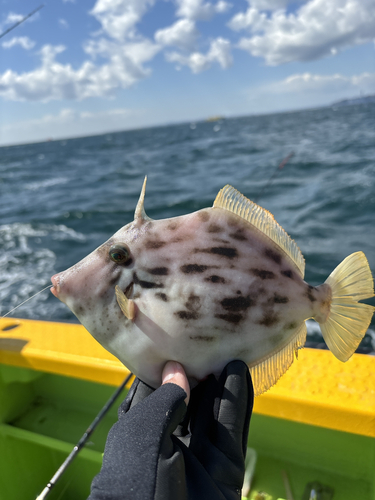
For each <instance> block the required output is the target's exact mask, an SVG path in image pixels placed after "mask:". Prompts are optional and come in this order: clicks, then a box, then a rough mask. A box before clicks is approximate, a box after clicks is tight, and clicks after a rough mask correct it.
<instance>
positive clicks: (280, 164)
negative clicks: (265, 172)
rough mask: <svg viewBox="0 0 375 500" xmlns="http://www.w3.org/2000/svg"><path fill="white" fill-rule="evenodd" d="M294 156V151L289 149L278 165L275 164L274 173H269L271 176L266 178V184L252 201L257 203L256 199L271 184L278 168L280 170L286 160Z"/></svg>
mask: <svg viewBox="0 0 375 500" xmlns="http://www.w3.org/2000/svg"><path fill="white" fill-rule="evenodd" d="M293 156H294V151H291V152H290V153H289V154H288V156H286V157H285V158H284V159H283V160H282V161H281V162H280V163H279V165H278V166H277V168H276V170H275V171H274V173H273V174H272V175H271V177H270V178H269V179H268V181H267V182H266V184H265V185H264V186H263V189H262V190H261V192H260V193H259V194H258V197H257V198H256V199H255V200H253V201H254V203H258V200H259V198H261V196H262V195H263V193H264V191H265V190H266V189H267V188H268V186H269V185H270V184H271V182H272V181H273V179H274V178H275V177H276V175H277V174H278V173H279V171H280V170H282V169H283V168H284V167H285V165H286V164H287V163H288V161H289V160H290V159H291V158H292V157H293Z"/></svg>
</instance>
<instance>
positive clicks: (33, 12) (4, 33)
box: [0, 4, 44, 38]
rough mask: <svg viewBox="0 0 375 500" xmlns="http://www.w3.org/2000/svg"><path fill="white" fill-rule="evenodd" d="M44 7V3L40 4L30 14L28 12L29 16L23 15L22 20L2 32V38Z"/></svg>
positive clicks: (0, 36)
mask: <svg viewBox="0 0 375 500" xmlns="http://www.w3.org/2000/svg"><path fill="white" fill-rule="evenodd" d="M43 7H44V4H42V5H39V7H37V8H36V9H34V10H33V11H32V12H30V14H27V16H25V17H23V18H22V19H21V20H20V21H18V22H16V23H15V24H13V25H12V26H11V27H10V28H8V29H7V30H5V31H4V32H3V33H1V35H0V38H2V37H3V36H5V35H6V34H7V33H9V31H12V30H14V28H17V26H19V25H20V24H22V23H23V22H24V21H26V19H29V17H31V16H33V15H34V14H35V13H36V12H38V10H40V9H42V8H43Z"/></svg>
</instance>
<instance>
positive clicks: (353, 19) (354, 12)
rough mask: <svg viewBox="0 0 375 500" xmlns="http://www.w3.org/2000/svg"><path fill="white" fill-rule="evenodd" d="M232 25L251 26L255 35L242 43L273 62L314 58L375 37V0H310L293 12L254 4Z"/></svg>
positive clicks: (251, 30)
mask: <svg viewBox="0 0 375 500" xmlns="http://www.w3.org/2000/svg"><path fill="white" fill-rule="evenodd" d="M266 3H268V4H270V2H266ZM255 5H257V3H255ZM259 5H260V4H259V2H258V7H259ZM229 26H230V27H231V28H232V29H233V30H237V31H238V30H242V29H248V30H250V32H251V36H250V37H247V38H242V39H241V40H240V42H239V44H238V46H239V47H240V48H242V49H244V50H246V51H248V52H249V53H250V54H251V55H253V56H257V57H263V58H264V59H265V60H266V63H267V64H269V65H277V64H283V63H286V62H290V61H310V60H314V59H318V58H321V57H324V56H327V55H329V54H332V53H336V51H338V50H340V49H343V48H345V47H348V46H352V45H357V44H363V43H367V42H370V41H372V40H373V39H374V37H375V0H310V1H308V2H307V3H306V4H304V5H303V6H301V7H300V8H299V9H298V10H297V11H296V13H290V14H287V13H286V11H285V10H276V11H274V12H272V13H271V14H267V13H266V12H261V11H260V10H259V8H256V7H254V6H253V4H252V5H251V6H250V7H249V9H248V10H247V11H246V12H245V13H239V14H236V15H235V16H234V17H233V18H232V19H231V21H230V23H229Z"/></svg>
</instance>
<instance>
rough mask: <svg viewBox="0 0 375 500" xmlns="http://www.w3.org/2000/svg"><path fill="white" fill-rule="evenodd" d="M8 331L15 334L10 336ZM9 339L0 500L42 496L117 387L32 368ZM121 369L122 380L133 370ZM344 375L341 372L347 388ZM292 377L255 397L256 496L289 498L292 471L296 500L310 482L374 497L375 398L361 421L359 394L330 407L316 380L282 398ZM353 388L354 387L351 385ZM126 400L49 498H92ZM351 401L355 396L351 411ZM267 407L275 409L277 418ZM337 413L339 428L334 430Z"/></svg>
mask: <svg viewBox="0 0 375 500" xmlns="http://www.w3.org/2000/svg"><path fill="white" fill-rule="evenodd" d="M4 333H7V339H8V340H9V337H10V332H4ZM0 339H1V337H0ZM7 345H8V347H7V349H8V350H5V349H3V350H1V349H2V347H1V343H0V500H20V499H22V500H28V499H30V500H34V499H35V498H36V497H37V496H38V494H40V493H41V491H42V490H43V488H44V487H45V485H46V484H47V483H48V481H49V480H50V479H51V477H52V476H53V474H54V473H55V472H56V470H57V469H58V468H59V466H60V465H61V464H62V462H63V461H64V460H65V459H66V457H67V455H68V454H69V453H70V452H71V450H72V448H73V446H74V445H75V444H76V443H77V442H78V440H79V439H80V437H81V436H82V434H83V433H84V432H85V430H86V429H87V427H88V426H89V424H90V423H91V422H92V421H93V419H94V417H95V416H96V414H97V413H98V412H99V410H100V409H101V407H102V406H103V405H104V404H105V402H106V401H107V400H108V399H109V397H110V396H111V395H112V394H113V392H114V390H115V388H114V387H113V385H112V386H111V385H108V384H107V383H101V382H99V381H97V380H91V381H90V380H84V379H83V378H81V377H73V376H66V375H64V374H61V373H52V371H51V370H49V371H47V370H46V371H44V370H43V371H42V370H37V369H35V368H26V367H25V366H22V365H24V364H25V363H26V362H27V363H29V364H30V359H31V358H30V359H29V360H27V356H26V358H25V359H26V361H25V359H21V358H20V360H19V362H18V361H15V357H14V356H15V355H17V356H21V353H20V352H17V353H16V354H15V351H14V349H13V351H12V350H11V349H10V348H9V341H8V344H7ZM3 348H4V345H3ZM306 351H307V353H306V360H305V361H306V363H308V362H309V361H308V359H307V358H309V357H311V356H312V357H314V356H316V354H314V353H312V354H311V356H310V355H309V352H308V350H306ZM1 354H3V357H1ZM24 354H25V353H24ZM325 354H329V353H325ZM5 358H6V359H5ZM362 358H363V359H364V361H363V363H366V361H365V357H360V358H358V359H359V362H361V359H362ZM358 359H357V360H358ZM374 361H375V360H374V359H371V360H370V361H369V363H370V365H369V366H371V367H374ZM315 362H316V360H315ZM295 364H296V363H295ZM18 365H21V366H18ZM353 366H354V365H353ZM292 368H294V365H293V367H292ZM291 370H292V369H291ZM291 370H290V371H291ZM57 372H59V370H57ZM288 374H289V372H288ZM288 374H287V375H288ZM121 375H123V377H122V378H123V379H124V378H125V376H126V370H124V371H123V372H122V373H121ZM356 375H358V373H357V372H356ZM291 376H293V373H292V375H291ZM294 377H295V375H294ZM366 377H368V373H367V371H366ZM372 377H374V371H372ZM283 379H284V377H283ZM283 379H282V380H283ZM342 380H343V379H342V378H340V380H339V382H340V384H342ZM324 382H326V384H327V383H328V382H327V380H326V381H324V379H322V380H321V383H322V384H323V383H324ZM116 383H118V381H117V382H116ZM287 383H289V382H288V380H287V379H286V382H284V389H283V386H282V385H281V386H280V387H281V388H279V389H278V390H277V391H273V389H272V390H271V391H269V393H267V397H264V396H261V397H259V398H257V401H256V404H255V409H254V414H253V417H252V420H251V427H250V435H249V446H250V447H251V448H254V449H255V450H256V452H257V455H258V460H257V464H256V469H255V475H254V480H253V483H252V492H254V491H255V490H257V491H258V490H263V491H266V492H267V493H268V494H270V495H272V497H273V500H277V499H278V498H284V499H287V498H288V496H287V493H286V490H285V486H284V482H283V471H285V472H286V473H287V476H288V479H289V482H290V486H291V490H292V493H293V500H302V497H303V492H304V489H305V486H306V484H307V483H309V482H312V481H319V482H320V483H322V484H325V485H328V486H330V487H332V488H333V489H334V491H335V494H334V497H333V498H334V500H375V438H374V437H373V434H375V408H374V407H373V406H371V404H370V405H369V404H368V400H366V398H365V397H364V396H363V397H362V399H364V400H366V401H367V402H366V403H365V405H364V407H363V411H362V413H361V411H360V408H359V407H355V413H356V414H357V420H356V422H357V425H355V424H354V420H355V415H354V413H353V405H354V406H355V404H354V403H355V401H357V402H358V400H360V399H361V397H360V396H358V394H356V395H352V396H353V398H354V399H351V398H352V396H350V394H349V399H345V398H344V407H345V406H349V407H348V408H347V409H346V410H347V412H346V413H345V411H346V410H345V408H343V409H342V411H341V410H339V409H338V406H337V404H336V403H335V404H334V408H333V407H332V408H331V409H330V407H329V406H327V407H325V406H324V405H325V404H328V405H329V401H328V402H324V404H322V405H320V406H319V404H318V402H316V403H313V402H312V399H311V398H313V396H314V384H312V385H313V387H312V388H311V387H310V388H309V387H305V392H306V393H308V392H309V391H312V395H311V394H310V396H311V397H310V398H308V397H307V396H308V394H307V396H306V398H305V399H303V398H302V397H301V396H300V395H298V397H299V398H300V399H301V401H300V403H298V401H297V399H298V397H297V396H296V394H297V393H298V390H299V389H298V387H297V386H296V385H295V386H294V392H295V393H296V394H294V393H293V387H292V389H291V390H290V391H291V393H290V398H289V400H288V397H287V396H285V394H284V395H283V394H282V391H285V390H286V389H285V384H287ZM362 383H363V386H362V387H363V394H366V395H367V396H368V395H369V393H370V395H372V398H375V390H374V381H373V378H372V379H371V380H370V379H367V380H363V381H362ZM297 385H298V384H297ZM292 386H293V384H292ZM276 387H277V386H276ZM345 387H346V389H345V391H346V392H348V390H347V389H348V387H349V388H350V385H349V386H345ZM331 389H332V388H331ZM272 391H273V392H272ZM349 393H350V391H349ZM124 396H125V391H124V394H123V395H121V396H120V398H119V400H118V401H117V402H116V403H115V405H114V407H113V408H112V409H111V410H110V412H109V413H108V414H107V415H106V417H105V418H104V420H103V421H102V422H101V423H100V424H99V426H98V428H97V429H96V430H95V432H94V433H93V434H92V437H91V440H90V442H89V443H88V444H87V446H86V447H85V448H84V449H83V450H82V451H81V452H80V453H79V455H78V457H77V459H76V460H75V461H74V462H73V463H72V464H71V465H70V467H69V468H68V470H67V472H66V473H65V474H64V476H63V477H62V478H61V480H60V481H59V483H58V484H57V485H56V487H55V488H54V489H53V490H52V492H51V494H50V495H49V497H48V498H50V499H51V500H64V499H66V500H68V499H69V500H80V499H86V498H87V496H88V495H89V491H90V484H91V481H92V478H93V476H94V475H95V474H96V473H97V472H98V471H99V469H100V466H101V462H102V453H103V450H104V445H105V440H106V436H107V433H108V430H109V429H110V427H111V425H112V424H113V423H114V422H115V421H116V418H117V407H118V405H119V403H120V401H121V398H123V397H124ZM293 397H294V398H295V399H294V400H293ZM314 397H315V396H314ZM319 397H321V396H319ZM262 398H263V399H262ZM296 398H297V399H296ZM358 398H359V399H358ZM350 401H352V402H353V401H354V402H353V404H352V407H350V404H351V403H350ZM371 401H374V400H373V399H371ZM356 404H357V403H356ZM358 404H359V403H358ZM269 407H272V408H274V409H276V410H275V411H274V414H273V415H270V411H269ZM327 408H328V409H327ZM309 409H310V416H311V419H313V420H314V419H315V421H317V422H318V424H315V425H312V424H311V422H310V421H309V418H308V417H309ZM322 412H323V413H324V415H325V417H324V418H326V419H327V414H331V417H330V418H328V419H327V420H326V421H327V425H321V423H320V419H322V418H323V417H322V414H321V413H322ZM301 415H302V417H303V418H302V417H301ZM332 415H333V416H332ZM294 417H295V418H294ZM335 418H336V421H337V427H338V429H340V430H337V429H335V428H334V420H335ZM323 420H324V419H323ZM342 422H344V423H345V422H349V424H350V425H352V427H353V432H348V431H347V430H346V431H344V430H342V427H343V426H344V424H343V423H342ZM361 431H362V432H361Z"/></svg>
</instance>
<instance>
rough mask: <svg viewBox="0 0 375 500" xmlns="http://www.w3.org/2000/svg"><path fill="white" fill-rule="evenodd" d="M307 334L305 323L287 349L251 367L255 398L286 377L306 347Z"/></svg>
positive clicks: (284, 348)
mask: <svg viewBox="0 0 375 500" xmlns="http://www.w3.org/2000/svg"><path fill="white" fill-rule="evenodd" d="M306 334H307V329H306V324H305V322H303V323H302V325H301V326H300V327H299V328H298V329H297V330H296V332H295V334H294V336H293V338H292V339H291V340H290V342H289V343H288V344H287V345H286V346H285V347H283V348H282V349H281V350H280V351H278V352H277V353H276V354H273V355H272V356H270V357H269V358H267V359H265V360H264V361H262V362H260V363H258V364H257V365H254V366H250V367H249V368H250V373H251V378H252V380H253V385H254V395H255V396H259V395H260V394H262V393H263V392H265V391H267V390H268V389H269V388H270V387H272V386H273V385H275V384H276V382H277V381H278V380H279V378H280V377H281V376H282V375H284V373H285V372H286V371H287V370H288V368H289V367H290V366H291V364H292V363H293V361H294V355H295V353H296V351H297V349H300V348H301V347H303V346H304V345H305V341H306Z"/></svg>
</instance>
